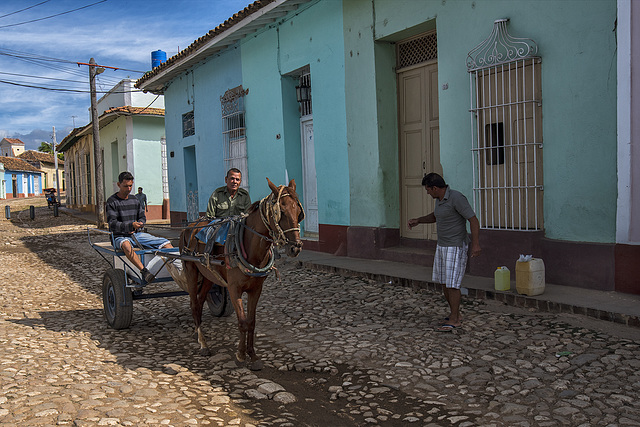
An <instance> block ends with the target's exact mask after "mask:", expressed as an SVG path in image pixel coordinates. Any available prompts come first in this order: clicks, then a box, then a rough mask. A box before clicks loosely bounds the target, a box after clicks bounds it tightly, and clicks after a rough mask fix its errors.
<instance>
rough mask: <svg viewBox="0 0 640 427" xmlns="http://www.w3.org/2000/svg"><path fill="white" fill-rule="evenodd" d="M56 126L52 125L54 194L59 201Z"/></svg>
mask: <svg viewBox="0 0 640 427" xmlns="http://www.w3.org/2000/svg"><path fill="white" fill-rule="evenodd" d="M56 144H57V142H56V127H55V126H54V127H53V158H54V159H55V162H56V194H57V196H56V197H58V202H59V201H60V177H59V176H58V152H57V151H56Z"/></svg>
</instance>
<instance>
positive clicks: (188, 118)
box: [182, 111, 196, 138]
mask: <svg viewBox="0 0 640 427" xmlns="http://www.w3.org/2000/svg"><path fill="white" fill-rule="evenodd" d="M195 134H196V125H195V122H194V120H193V111H189V112H188V113H184V114H183V115H182V137H183V138H186V137H188V136H191V135H195Z"/></svg>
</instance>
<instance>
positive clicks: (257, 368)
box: [249, 359, 264, 371]
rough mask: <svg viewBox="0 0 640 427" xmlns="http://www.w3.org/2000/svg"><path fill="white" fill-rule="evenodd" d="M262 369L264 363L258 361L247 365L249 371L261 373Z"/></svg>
mask: <svg viewBox="0 0 640 427" xmlns="http://www.w3.org/2000/svg"><path fill="white" fill-rule="evenodd" d="M263 367H264V363H263V362H262V360H260V359H258V360H254V361H253V362H250V363H249V370H251V371H261V370H262V368H263Z"/></svg>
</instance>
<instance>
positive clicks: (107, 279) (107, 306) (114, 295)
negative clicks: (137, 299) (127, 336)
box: [102, 269, 133, 329]
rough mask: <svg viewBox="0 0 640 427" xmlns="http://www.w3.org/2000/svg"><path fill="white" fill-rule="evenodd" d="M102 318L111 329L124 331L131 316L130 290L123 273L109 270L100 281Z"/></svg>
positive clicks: (129, 322) (131, 300)
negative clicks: (102, 306)
mask: <svg viewBox="0 0 640 427" xmlns="http://www.w3.org/2000/svg"><path fill="white" fill-rule="evenodd" d="M102 303H103V305H104V317H105V319H106V320H107V323H108V324H109V326H111V327H112V328H113V329H126V328H128V327H129V325H130V324H131V317H132V316H133V298H132V297H131V289H130V288H127V287H126V283H125V278H124V271H122V270H116V269H109V270H107V271H106V272H105V273H104V278H103V279H102Z"/></svg>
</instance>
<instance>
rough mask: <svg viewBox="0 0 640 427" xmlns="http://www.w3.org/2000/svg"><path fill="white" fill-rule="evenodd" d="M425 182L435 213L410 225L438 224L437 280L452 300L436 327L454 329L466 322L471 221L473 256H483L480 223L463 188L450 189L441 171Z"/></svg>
mask: <svg viewBox="0 0 640 427" xmlns="http://www.w3.org/2000/svg"><path fill="white" fill-rule="evenodd" d="M422 185H423V186H424V188H425V190H427V194H429V195H430V196H431V197H433V198H434V199H436V206H435V209H434V211H433V212H432V213H430V214H429V215H426V216H421V217H419V218H411V219H410V220H409V222H408V226H409V228H410V229H411V228H413V227H415V226H416V225H418V224H432V223H434V222H435V223H436V227H437V232H438V244H437V246H436V254H435V259H434V261H433V277H432V279H433V281H434V282H435V283H440V284H442V285H443V292H444V296H445V298H446V299H447V302H448V303H449V308H450V309H451V312H450V313H449V317H446V318H445V321H444V322H443V323H442V324H440V325H439V327H438V328H437V329H436V330H438V331H442V332H448V331H452V330H453V329H455V328H458V327H460V326H461V325H462V316H461V315H460V299H461V294H460V285H461V283H462V277H463V276H464V272H465V269H466V268H467V253H468V250H469V234H468V233H467V221H469V225H470V226H471V256H472V257H476V256H478V255H480V251H481V249H480V241H479V237H478V236H479V234H480V222H479V221H478V218H476V214H475V213H474V212H473V208H472V207H471V205H469V201H468V200H467V198H466V197H465V196H464V195H463V194H462V193H460V192H459V191H456V190H453V189H451V188H449V186H448V185H447V184H446V183H445V182H444V179H443V178H442V177H441V176H440V175H438V174H437V173H433V172H432V173H430V174H428V175H425V177H424V178H423V179H422Z"/></svg>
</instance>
